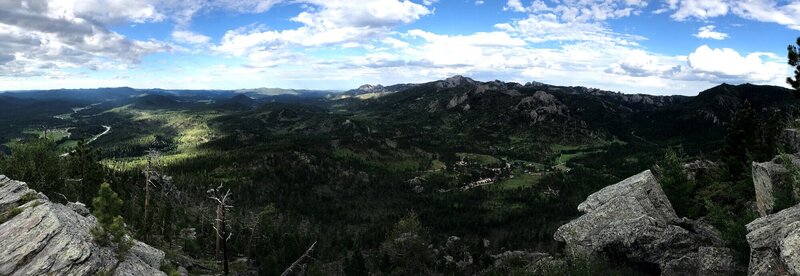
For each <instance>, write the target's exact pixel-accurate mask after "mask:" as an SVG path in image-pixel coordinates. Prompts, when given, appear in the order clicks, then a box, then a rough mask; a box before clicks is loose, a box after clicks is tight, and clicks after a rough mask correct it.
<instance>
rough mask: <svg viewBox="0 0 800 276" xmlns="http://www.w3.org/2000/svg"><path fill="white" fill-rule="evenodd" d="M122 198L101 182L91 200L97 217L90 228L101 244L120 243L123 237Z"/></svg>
mask: <svg viewBox="0 0 800 276" xmlns="http://www.w3.org/2000/svg"><path fill="white" fill-rule="evenodd" d="M122 204H123V202H122V199H120V198H119V195H117V193H115V192H114V190H112V189H111V185H110V184H108V183H103V184H101V185H100V190H99V191H98V192H97V196H96V197H95V198H94V199H93V200H92V206H93V208H94V211H93V212H92V214H93V215H94V216H95V217H96V218H97V225H96V226H95V228H94V229H92V234H93V235H94V237H95V240H97V242H99V243H100V244H103V245H108V244H109V242H114V243H117V244H121V243H122V242H123V241H124V238H125V221H124V220H123V219H122V215H121V214H122ZM120 247H123V246H120Z"/></svg>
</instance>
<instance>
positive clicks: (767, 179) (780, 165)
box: [752, 155, 800, 216]
mask: <svg viewBox="0 0 800 276" xmlns="http://www.w3.org/2000/svg"><path fill="white" fill-rule="evenodd" d="M788 157H789V159H791V162H792V163H793V164H792V165H793V166H800V158H798V157H797V156H796V155H788ZM786 161H788V160H784V159H783V158H781V156H776V157H775V158H774V159H772V160H771V161H769V162H763V163H757V162H753V165H752V167H753V186H754V187H755V191H756V207H757V208H758V214H759V215H760V216H766V215H768V214H771V213H773V212H774V211H776V210H775V203H776V197H775V195H776V194H777V193H781V194H783V195H784V196H790V194H789V193H791V191H792V188H791V187H789V186H790V184H788V183H787V181H786V180H787V176H788V173H789V170H788V169H787V167H786V165H787V164H784V163H786Z"/></svg>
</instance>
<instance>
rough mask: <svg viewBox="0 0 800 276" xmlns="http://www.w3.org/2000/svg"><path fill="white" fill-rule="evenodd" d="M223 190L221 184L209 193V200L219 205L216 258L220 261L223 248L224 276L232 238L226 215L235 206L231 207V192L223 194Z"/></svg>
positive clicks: (226, 272) (226, 273) (216, 225)
mask: <svg viewBox="0 0 800 276" xmlns="http://www.w3.org/2000/svg"><path fill="white" fill-rule="evenodd" d="M222 189H223V187H222V184H219V187H217V188H216V189H210V190H208V191H207V193H208V194H209V196H208V198H210V199H212V200H214V201H216V203H217V218H216V220H215V223H214V224H215V225H214V230H215V232H216V237H217V243H216V246H217V248H216V256H217V259H220V248H221V249H222V256H221V257H222V263H223V266H224V271H225V274H224V275H228V240H229V239H230V238H231V233H228V231H227V228H226V227H227V225H226V224H227V221H226V217H225V215H226V214H227V210H228V209H230V208H233V206H232V205H229V201H230V200H231V190H230V189H227V190H225V192H223V191H222Z"/></svg>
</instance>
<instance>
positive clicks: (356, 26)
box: [0, 0, 800, 95]
mask: <svg viewBox="0 0 800 276" xmlns="http://www.w3.org/2000/svg"><path fill="white" fill-rule="evenodd" d="M798 36H800V0H659V1H644V0H372V1H368V0H0V90H26V89H57V88H96V87H120V86H130V87H135V88H164V89H240V88H258V87H277V88H295V89H323V90H346V89H352V88H355V87H358V86H359V85H361V84H384V85H390V84H396V83H420V82H428V81H433V80H438V79H444V78H446V77H449V76H452V75H456V74H459V75H464V76H467V77H471V78H473V79H476V80H481V81H491V80H496V79H497V80H502V81H514V82H519V83H526V82H529V81H538V82H544V83H548V84H554V85H565V86H587V87H594V88H600V89H604V90H610V91H620V92H624V93H646V94H659V95H666V94H670V95H672V94H683V95H695V94H697V93H698V92H700V91H702V90H704V89H707V88H710V87H713V86H716V85H718V84H720V83H723V82H726V83H732V84H739V83H755V84H769V85H780V86H786V85H785V78H786V77H787V76H789V75H790V73H791V69H790V67H789V66H788V65H787V63H786V47H787V45H789V44H791V43H794V42H795V40H796V39H797V37H798Z"/></svg>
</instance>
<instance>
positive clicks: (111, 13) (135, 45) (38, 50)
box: [0, 0, 170, 76]
mask: <svg viewBox="0 0 800 276" xmlns="http://www.w3.org/2000/svg"><path fill="white" fill-rule="evenodd" d="M107 2H108V3H106V4H107V5H106V6H102V5H100V6H90V5H88V4H91V3H93V2H91V1H88V2H78V1H66V0H65V1H53V2H47V1H41V0H40V1H36V0H32V1H16V2H14V1H3V2H0V49H3V52H4V53H5V54H7V55H12V56H14V59H13V60H11V61H7V62H5V63H4V64H2V65H0V76H36V75H51V76H63V75H64V73H62V72H60V70H61V69H66V68H83V69H90V70H100V69H106V68H126V67H130V66H132V65H134V64H136V63H138V62H139V60H140V59H141V57H142V56H144V55H147V54H150V53H153V52H159V51H168V50H169V49H170V46H169V45H167V44H165V43H163V42H158V41H140V40H131V39H128V38H126V37H125V36H123V35H120V34H118V33H116V32H113V31H110V30H108V29H106V28H105V27H104V26H103V25H100V23H101V22H109V23H110V22H120V21H130V22H145V21H158V20H161V19H163V16H162V15H161V14H159V13H158V12H156V11H154V10H153V7H152V6H151V5H149V4H146V3H144V2H142V1H131V2H130V3H129V4H130V6H127V7H126V5H124V4H123V3H122V2H120V1H107ZM95 4H97V3H95ZM101 7H105V8H108V9H107V10H101V9H100V8H101ZM125 8H127V10H126V9H125Z"/></svg>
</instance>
